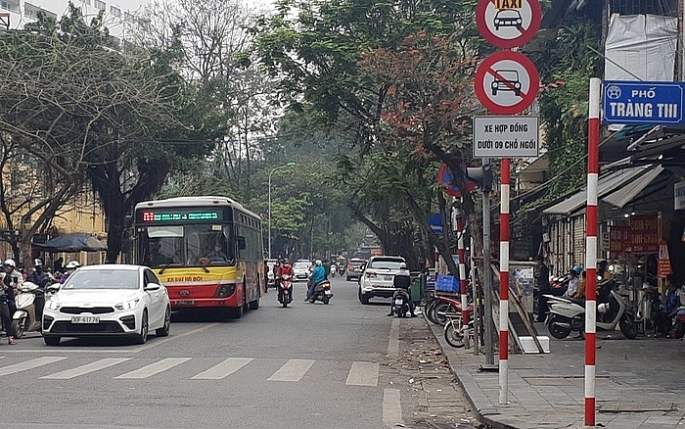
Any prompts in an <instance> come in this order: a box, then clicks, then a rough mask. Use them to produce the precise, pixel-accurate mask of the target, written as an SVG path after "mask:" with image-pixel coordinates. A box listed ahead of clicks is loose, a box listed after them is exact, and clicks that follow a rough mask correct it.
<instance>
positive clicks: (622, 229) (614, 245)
mask: <svg viewBox="0 0 685 429" xmlns="http://www.w3.org/2000/svg"><path fill="white" fill-rule="evenodd" d="M630 245H631V240H630V227H629V226H613V225H612V226H610V227H609V251H610V252H611V256H612V257H616V256H618V255H620V254H621V253H624V252H629V251H630Z"/></svg>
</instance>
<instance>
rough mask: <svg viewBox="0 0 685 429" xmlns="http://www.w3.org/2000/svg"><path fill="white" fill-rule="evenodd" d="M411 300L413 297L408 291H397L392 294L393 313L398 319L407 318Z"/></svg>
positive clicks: (399, 289)
mask: <svg viewBox="0 0 685 429" xmlns="http://www.w3.org/2000/svg"><path fill="white" fill-rule="evenodd" d="M410 299H411V296H410V295H409V292H408V291H407V290H406V289H401V288H398V289H395V292H394V293H393V294H392V304H391V305H392V312H393V313H395V315H396V316H397V317H407V313H409V300H410ZM412 317H413V316H412Z"/></svg>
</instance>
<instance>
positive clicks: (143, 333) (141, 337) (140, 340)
mask: <svg viewBox="0 0 685 429" xmlns="http://www.w3.org/2000/svg"><path fill="white" fill-rule="evenodd" d="M149 329H150V327H149V325H148V320H147V310H144V311H143V317H142V319H141V320H140V333H139V334H138V335H136V336H135V337H134V338H133V342H134V343H135V344H145V343H146V342H147V334H148V330H149Z"/></svg>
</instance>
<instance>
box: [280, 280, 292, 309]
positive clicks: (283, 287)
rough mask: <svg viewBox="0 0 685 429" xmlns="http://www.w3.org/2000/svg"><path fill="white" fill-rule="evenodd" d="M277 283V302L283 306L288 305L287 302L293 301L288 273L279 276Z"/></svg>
mask: <svg viewBox="0 0 685 429" xmlns="http://www.w3.org/2000/svg"><path fill="white" fill-rule="evenodd" d="M277 284H278V302H280V303H281V305H283V308H286V307H288V304H290V303H291V302H293V282H292V276H291V275H290V274H284V275H282V276H281V280H280V281H279V282H278V283H277Z"/></svg>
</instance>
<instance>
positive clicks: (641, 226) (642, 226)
mask: <svg viewBox="0 0 685 429" xmlns="http://www.w3.org/2000/svg"><path fill="white" fill-rule="evenodd" d="M630 241H631V243H630V248H631V249H630V250H631V251H632V252H633V253H657V252H659V216H657V215H644V216H632V217H631V218H630Z"/></svg>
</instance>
